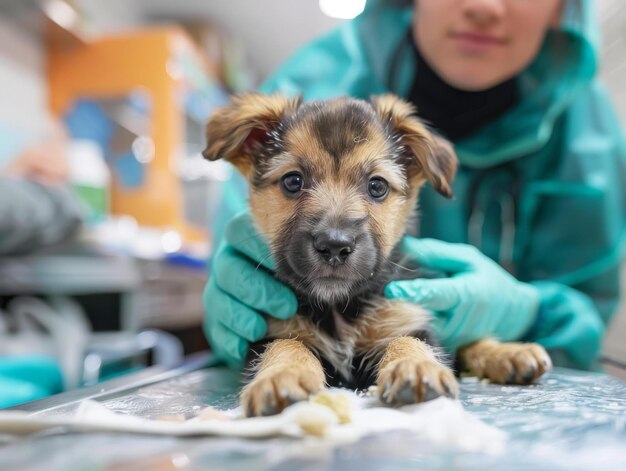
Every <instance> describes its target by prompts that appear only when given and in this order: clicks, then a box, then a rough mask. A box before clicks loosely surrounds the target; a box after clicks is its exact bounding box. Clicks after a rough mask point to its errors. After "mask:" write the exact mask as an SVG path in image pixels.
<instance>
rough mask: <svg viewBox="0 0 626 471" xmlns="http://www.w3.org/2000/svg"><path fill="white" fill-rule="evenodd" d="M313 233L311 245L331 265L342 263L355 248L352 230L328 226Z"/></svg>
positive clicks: (354, 235)
mask: <svg viewBox="0 0 626 471" xmlns="http://www.w3.org/2000/svg"><path fill="white" fill-rule="evenodd" d="M312 235H313V247H314V248H315V250H316V251H317V253H318V254H319V255H320V257H321V258H322V260H324V261H325V262H326V263H328V264H329V265H330V266H332V267H336V266H338V265H343V264H344V263H345V262H346V260H347V259H348V257H349V256H350V254H351V253H352V252H354V249H355V248H356V234H355V232H354V231H353V230H349V229H338V228H328V229H323V230H320V231H318V232H316V233H314V234H312Z"/></svg>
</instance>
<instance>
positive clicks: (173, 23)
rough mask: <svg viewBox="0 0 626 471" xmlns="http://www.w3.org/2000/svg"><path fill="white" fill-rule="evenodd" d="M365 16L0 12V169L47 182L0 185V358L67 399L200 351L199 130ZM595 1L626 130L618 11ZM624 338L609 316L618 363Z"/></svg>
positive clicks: (265, 7)
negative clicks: (19, 359)
mask: <svg viewBox="0 0 626 471" xmlns="http://www.w3.org/2000/svg"><path fill="white" fill-rule="evenodd" d="M364 3H365V2H364V1H360V2H359V1H356V2H350V1H325V0H300V1H298V2H294V1H288V0H264V1H262V2H260V1H255V0H178V1H176V2H173V1H170V0H107V1H102V0H41V1H40V0H0V103H1V104H2V106H0V169H4V171H5V173H6V174H7V175H13V176H14V175H18V176H19V175H31V176H32V175H34V177H35V178H36V179H39V180H44V181H51V182H52V185H51V189H50V190H49V192H48V193H46V194H45V195H38V196H32V191H29V189H28V188H18V187H15V186H11V185H13V182H11V183H5V180H2V182H1V183H0V199H2V198H4V199H5V203H6V201H11V204H8V205H7V204H5V205H4V206H5V208H4V209H0V222H1V221H2V218H4V221H5V222H6V221H8V218H13V220H12V227H13V228H17V232H16V231H15V229H14V230H13V232H10V231H5V230H0V355H10V354H14V353H23V352H37V353H42V354H45V355H51V356H53V357H55V358H57V359H58V361H59V362H60V363H61V366H62V369H63V373H64V376H65V377H66V378H67V379H66V380H65V387H67V388H71V387H76V386H80V385H86V384H93V383H95V382H98V381H101V380H102V379H105V378H107V377H111V376H113V375H116V374H120V373H121V372H126V371H129V370H133V369H137V368H141V367H144V366H146V365H149V364H155V363H158V364H165V365H167V364H174V363H176V362H177V361H179V360H180V358H181V357H182V356H183V355H185V354H190V353H193V352H197V351H200V350H204V349H206V348H207V345H206V342H205V340H204V336H203V333H202V329H201V322H202V312H203V310H202V304H201V298H202V296H201V295H202V289H203V287H204V283H205V281H206V278H207V274H208V271H209V269H210V261H209V254H210V251H211V247H212V237H211V231H210V228H211V227H212V221H213V218H214V217H215V212H216V209H217V207H218V206H219V195H220V186H221V185H222V184H223V182H225V181H226V180H228V179H229V178H230V177H231V174H232V170H231V168H230V167H229V166H227V165H225V164H223V163H222V162H214V163H209V162H206V161H204V160H203V159H202V157H201V155H200V152H201V150H202V149H203V145H204V130H203V127H204V123H205V122H206V119H207V117H208V116H209V115H210V114H211V112H212V110H213V109H215V108H216V107H219V106H221V105H223V104H224V103H225V102H226V101H227V100H228V97H229V95H231V94H232V93H237V92H240V91H244V90H251V89H254V88H255V87H256V86H257V85H259V84H260V83H261V82H262V81H263V80H264V79H265V78H266V77H267V75H268V74H269V73H271V72H272V71H273V70H274V69H275V68H276V67H278V66H279V65H280V64H281V63H282V62H283V61H284V60H285V59H287V57H288V56H289V55H290V54H291V53H292V52H294V51H295V50H296V49H297V48H299V47H300V46H301V45H302V44H304V43H305V42H307V41H309V40H311V39H313V38H314V37H316V36H318V35H320V34H322V33H324V32H325V31H327V30H329V29H331V28H333V27H335V26H336V25H338V24H339V22H340V21H344V19H343V18H346V17H350V16H354V15H355V14H358V11H359V9H362V6H363V4H364ZM350 4H354V5H353V7H352V10H350V9H349V8H348V9H347V10H346V8H344V7H345V6H346V5H347V6H348V7H349V6H350ZM597 4H598V10H599V13H600V18H601V20H602V25H603V32H604V37H603V63H602V75H603V76H604V79H605V82H606V84H607V85H608V87H609V89H610V91H611V93H612V96H613V98H614V100H615V103H616V105H617V107H618V110H619V113H620V116H621V117H622V119H624V122H625V123H626V88H625V87H624V86H623V84H624V83H626V55H625V54H624V50H625V49H626V34H625V32H626V5H624V2H622V1H619V0H598V1H597ZM54 155H56V156H57V157H58V155H63V156H64V162H65V163H64V164H63V165H65V167H63V166H61V168H62V170H63V172H62V173H63V175H59V174H58V172H59V171H58V170H55V171H51V170H50V168H55V169H58V168H60V167H59V165H56V166H55V165H53V163H54V159H55V157H54ZM18 157H19V159H18ZM18 162H25V163H18ZM33 162H37V163H33ZM39 162H51V165H50V166H49V167H48V168H46V167H45V166H41V165H39V164H38V163H39ZM0 175H1V174H0ZM64 179H66V180H67V182H68V183H67V185H61V184H60V183H58V182H59V181H61V180H64ZM10 180H11V179H8V180H6V181H7V182H9V181H10ZM2 187H4V189H3V188H2ZM30 190H32V188H31V189H30ZM68 192H69V193H68ZM70 194H71V196H70ZM29 195H30V196H29ZM75 197H77V198H78V200H79V201H80V207H73V206H72V203H67V201H70V199H71V201H74V199H75ZM29 198H30V199H29ZM7 206H8V208H7ZM80 219H82V220H83V221H84V223H83V224H79V222H78V221H79V220H80ZM29 231H30V232H29ZM622 311H623V309H622ZM625 337H626V315H625V314H624V313H623V312H622V314H621V315H620V316H618V317H617V319H616V320H615V322H614V324H613V326H612V329H611V332H610V334H609V336H608V338H607V343H606V347H605V352H606V354H607V355H608V356H610V357H611V358H613V359H615V360H617V362H614V364H617V363H618V362H619V361H623V362H626V345H625V343H624V342H623V339H624V338H625ZM607 369H609V370H610V371H611V372H613V373H615V374H618V375H622V376H624V373H623V371H624V370H620V368H618V367H615V366H611V365H610V364H607Z"/></svg>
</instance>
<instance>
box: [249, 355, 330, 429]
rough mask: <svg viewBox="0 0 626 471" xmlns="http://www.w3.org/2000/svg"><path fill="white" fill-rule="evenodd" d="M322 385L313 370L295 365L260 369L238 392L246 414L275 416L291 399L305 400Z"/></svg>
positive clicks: (250, 415) (296, 400)
mask: <svg viewBox="0 0 626 471" xmlns="http://www.w3.org/2000/svg"><path fill="white" fill-rule="evenodd" d="M323 387H324V382H323V380H320V379H319V378H318V375H316V374H315V373H314V372H311V371H309V370H308V369H304V368H301V367H297V366H290V367H285V368H276V369H271V370H267V371H263V372H262V373H260V374H259V375H258V376H257V377H256V378H254V379H253V380H252V381H251V382H250V383H249V384H248V385H246V387H244V388H243V390H242V392H241V405H242V407H243V410H244V411H245V414H246V416H247V417H256V416H261V415H274V414H278V413H280V412H281V411H282V410H283V409H284V408H285V407H287V406H289V405H291V404H293V403H294V402H298V401H304V400H306V399H307V398H308V397H309V396H310V395H311V394H314V393H316V392H318V391H320V390H321V389H323Z"/></svg>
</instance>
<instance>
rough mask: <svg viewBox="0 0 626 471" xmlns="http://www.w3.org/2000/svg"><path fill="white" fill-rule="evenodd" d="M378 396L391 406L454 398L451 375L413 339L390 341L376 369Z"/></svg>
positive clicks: (425, 348)
mask: <svg viewBox="0 0 626 471" xmlns="http://www.w3.org/2000/svg"><path fill="white" fill-rule="evenodd" d="M376 382H377V384H378V394H379V396H380V399H381V401H382V402H384V403H386V404H392V405H404V404H414V403H417V402H424V401H429V400H431V399H435V398H437V397H439V396H448V397H456V395H457V393H458V386H457V382H456V379H455V378H454V374H453V373H452V371H451V370H450V368H448V367H447V366H445V365H443V364H442V363H441V362H440V361H438V360H437V357H436V356H435V354H434V353H433V351H432V349H431V348H430V346H428V344H426V343H424V342H422V341H420V340H417V339H415V338H413V337H399V338H397V339H394V340H392V341H391V342H390V343H389V344H388V345H387V348H386V349H385V353H384V354H383V357H382V359H381V361H380V365H379V367H378V377H377V381H376Z"/></svg>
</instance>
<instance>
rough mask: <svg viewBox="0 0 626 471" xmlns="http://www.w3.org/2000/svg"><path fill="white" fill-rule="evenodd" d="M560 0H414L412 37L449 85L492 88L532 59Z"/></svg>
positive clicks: (558, 10)
mask: <svg viewBox="0 0 626 471" xmlns="http://www.w3.org/2000/svg"><path fill="white" fill-rule="evenodd" d="M561 4H562V0H415V12H416V14H415V15H414V17H413V38H414V40H415V43H416V45H417V47H418V49H419V51H420V52H421V54H422V56H424V58H425V59H426V61H427V62H428V63H429V64H430V66H431V67H432V68H433V69H434V70H435V72H437V74H438V75H439V76H440V77H441V78H443V79H444V80H445V81H446V82H447V83H448V84H450V85H452V86H453V87H456V88H459V89H461V90H467V91H479V90H486V89H488V88H491V87H493V86H495V85H498V84H499V83H502V82H504V81H506V80H508V79H510V78H512V77H514V76H515V75H517V74H518V73H519V72H521V71H522V70H523V69H524V68H526V66H527V65H528V64H530V63H531V62H532V60H533V59H534V58H535V55H536V54H537V52H538V51H539V49H540V48H541V43H542V42H543V39H544V37H545V35H546V32H547V31H548V29H549V28H550V27H553V26H556V25H557V24H558V21H559V19H560V14H561Z"/></svg>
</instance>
